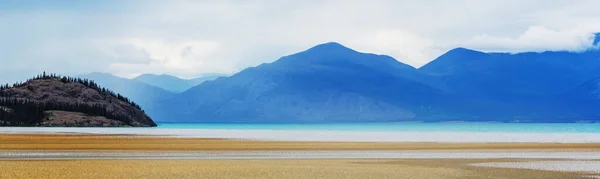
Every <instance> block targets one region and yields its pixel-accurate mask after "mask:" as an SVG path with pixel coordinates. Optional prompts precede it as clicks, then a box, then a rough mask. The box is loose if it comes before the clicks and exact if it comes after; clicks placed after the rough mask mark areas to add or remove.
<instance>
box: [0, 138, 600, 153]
mask: <svg viewBox="0 0 600 179" xmlns="http://www.w3.org/2000/svg"><path fill="white" fill-rule="evenodd" d="M0 150H19V151H23V150H44V151H63V150H64V151H301V150H310V151H316V150H318V151H327V150H329V151H341V150H353V151H357V150H419V151H423V150H436V151H437V150H456V151H473V150H477V151H487V150H490V151H507V150H508V151H510V150H519V151H557V152H560V151H594V152H595V151H599V152H600V143H436V142H427V143H420V142H291V141H250V140H231V139H203V138H169V137H156V136H134V135H81V134H0Z"/></svg>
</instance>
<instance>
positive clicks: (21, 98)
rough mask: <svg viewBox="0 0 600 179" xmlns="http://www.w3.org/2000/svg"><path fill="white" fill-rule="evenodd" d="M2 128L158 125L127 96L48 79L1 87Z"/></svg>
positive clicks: (78, 82) (71, 81)
mask: <svg viewBox="0 0 600 179" xmlns="http://www.w3.org/2000/svg"><path fill="white" fill-rule="evenodd" d="M0 107H2V109H3V110H0V119H1V120H0V125H5V126H66V127H73V126H79V127H114V126H133V127H151V126H156V124H155V123H154V121H152V119H150V117H148V116H147V115H146V114H145V112H144V111H142V110H141V109H140V107H139V106H138V105H137V104H135V103H134V102H131V101H129V99H127V98H126V97H123V96H121V95H119V94H115V93H113V92H111V91H109V90H107V89H105V88H101V87H99V86H98V85H97V84H95V83H94V82H92V81H88V80H83V79H75V78H68V77H58V76H46V75H42V76H40V77H37V78H34V79H31V80H28V81H27V82H25V83H22V84H15V85H13V86H12V87H9V86H8V85H6V86H3V87H2V88H0Z"/></svg>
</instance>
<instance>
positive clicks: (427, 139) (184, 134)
mask: <svg viewBox="0 0 600 179" xmlns="http://www.w3.org/2000/svg"><path fill="white" fill-rule="evenodd" d="M10 134H14V135H27V134H30V135H33V134H37V135H67V134H77V135H115V136H139V137H151V138H157V137H163V138H190V139H197V138H208V139H229V140H251V141H295V142H383V143H386V142H416V143H574V144H576V143H600V133H520V132H383V131H380V132H372V131H371V132H364V131H320V130H314V131H311V130H239V129H159V128H151V129H141V128H18V127H0V135H10Z"/></svg>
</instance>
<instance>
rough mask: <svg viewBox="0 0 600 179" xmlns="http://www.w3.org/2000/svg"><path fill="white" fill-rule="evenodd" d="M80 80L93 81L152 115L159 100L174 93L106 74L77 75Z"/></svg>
mask: <svg viewBox="0 0 600 179" xmlns="http://www.w3.org/2000/svg"><path fill="white" fill-rule="evenodd" d="M78 77H80V78H85V79H90V80H94V81H95V82H96V83H98V84H100V85H102V86H104V87H106V88H109V89H112V90H113V91H115V92H117V93H120V94H123V95H124V96H127V97H129V98H130V99H132V100H133V101H136V102H137V103H138V104H139V105H140V106H142V107H143V108H144V109H146V110H147V112H148V113H149V114H150V115H152V112H154V110H152V109H153V108H154V107H155V105H156V104H157V103H158V102H160V101H161V100H164V99H167V98H171V97H173V96H174V95H175V93H173V92H170V91H167V90H165V89H162V88H159V87H155V86H152V85H149V84H146V83H144V82H141V81H138V80H132V79H126V78H121V77H117V76H114V75H111V74H108V73H97V72H95V73H89V74H84V75H79V76H78Z"/></svg>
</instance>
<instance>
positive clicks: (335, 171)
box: [0, 159, 588, 179]
mask: <svg viewBox="0 0 600 179" xmlns="http://www.w3.org/2000/svg"><path fill="white" fill-rule="evenodd" d="M489 161H490V160H450V159H447V160H424V159H405V160H369V159H364V160H320V159H317V160H74V161H0V167H1V168H2V169H3V172H0V178H109V179H111V178H115V179H117V178H118V179H123V178H274V179H275V178H332V179H333V178H356V179H363V178H415V179H421V178H457V179H458V178H514V179H520V178H522V179H531V178H544V179H553V178H556V179H565V178H585V177H586V176H588V174H586V173H577V172H552V171H538V170H522V169H503V168H485V167H472V166H469V165H468V164H469V163H478V162H489ZM495 161H518V160H495Z"/></svg>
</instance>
